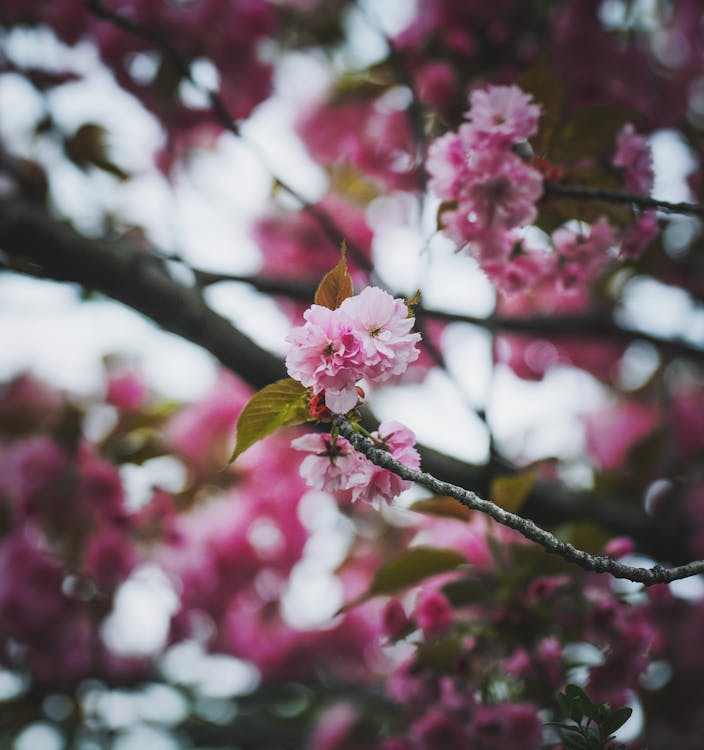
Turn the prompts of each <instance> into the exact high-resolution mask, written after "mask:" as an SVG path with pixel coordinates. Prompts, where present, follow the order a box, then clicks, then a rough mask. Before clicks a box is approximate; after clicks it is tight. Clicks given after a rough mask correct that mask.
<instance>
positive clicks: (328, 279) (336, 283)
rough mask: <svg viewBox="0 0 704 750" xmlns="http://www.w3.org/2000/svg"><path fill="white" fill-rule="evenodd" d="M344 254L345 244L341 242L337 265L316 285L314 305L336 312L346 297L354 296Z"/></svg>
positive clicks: (345, 250) (345, 251) (345, 252)
mask: <svg viewBox="0 0 704 750" xmlns="http://www.w3.org/2000/svg"><path fill="white" fill-rule="evenodd" d="M346 254H347V244H346V243H345V242H344V240H343V242H342V247H341V248H340V261H339V263H338V264H337V265H336V266H335V268H333V269H332V271H328V272H327V273H326V274H325V276H323V280H322V281H321V282H320V284H319V285H318V289H317V291H316V293H315V304H316V305H322V306H323V307H328V308H330V309H331V310H336V309H337V308H338V307H339V306H340V305H341V304H342V303H343V302H344V301H345V300H346V299H347V298H348V297H351V296H352V295H353V294H354V289H353V288H352V279H351V278H350V275H349V272H348V271H347V261H346V260H345V255H346Z"/></svg>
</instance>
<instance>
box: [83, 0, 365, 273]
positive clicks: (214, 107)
mask: <svg viewBox="0 0 704 750" xmlns="http://www.w3.org/2000/svg"><path fill="white" fill-rule="evenodd" d="M85 4H86V8H87V9H88V10H89V11H90V12H91V13H93V14H94V15H95V16H97V17H98V18H101V19H103V20H104V21H107V22H108V23H111V24H113V25H114V26H117V27H118V28H120V29H122V30H123V31H126V32H128V33H130V34H134V35H135V36H137V37H139V38H140V39H143V40H145V41H146V42H148V43H149V44H151V45H153V46H154V47H155V48H156V49H158V50H159V51H161V52H162V53H163V54H164V56H165V57H167V58H168V59H169V60H170V61H171V62H172V63H173V64H174V65H175V66H176V68H177V70H178V71H179V73H180V75H181V76H182V77H183V78H185V79H186V80H187V81H188V82H189V83H190V84H192V85H193V86H194V87H195V88H196V89H197V90H198V91H199V92H200V93H202V94H204V95H205V96H206V97H207V99H208V103H209V105H210V111H211V112H212V114H213V117H214V118H215V121H216V122H217V123H219V124H220V125H221V126H222V127H223V128H224V129H225V130H226V131H228V132H230V133H232V135H234V136H236V137H237V138H239V139H240V140H241V141H242V142H244V143H245V144H246V145H247V146H248V148H250V149H251V150H252V151H253V152H254V153H255V155H256V156H257V158H258V159H259V161H260V163H261V164H262V166H263V167H264V168H265V169H266V171H267V172H269V175H270V177H271V178H272V179H273V180H274V181H275V182H276V184H277V186H278V187H279V188H280V189H281V190H283V191H284V192H285V193H288V194H289V195H290V196H291V197H292V198H293V199H294V200H295V201H296V202H297V203H299V204H300V206H301V209H302V210H304V211H305V212H306V213H307V214H309V215H310V216H312V217H313V218H314V219H315V220H316V221H317V222H318V224H319V226H320V227H321V229H322V230H323V232H324V233H325V234H326V236H327V237H328V239H329V240H330V241H331V242H332V243H333V244H334V245H337V246H339V245H341V244H342V242H343V240H344V241H346V243H347V249H348V251H349V253H350V255H351V256H352V257H353V258H354V259H355V261H356V262H357V264H358V265H359V266H360V268H362V269H363V270H364V271H366V272H367V273H369V274H371V273H373V271H374V267H373V265H372V263H371V261H370V260H369V259H368V258H367V256H366V255H365V253H364V252H363V251H362V249H361V248H360V247H358V246H357V245H356V244H355V243H354V242H353V241H352V240H350V238H349V237H347V236H346V235H345V233H344V232H343V231H342V230H341V229H340V228H339V227H338V226H337V224H336V223H335V221H334V220H333V219H332V217H331V216H330V215H329V214H328V213H327V212H326V211H324V210H322V209H321V208H320V207H319V206H316V205H315V204H314V203H311V202H310V201H308V200H307V199H306V198H305V197H304V196H303V195H302V194H301V193H300V192H299V191H298V190H296V188H294V187H293V186H292V185H290V184H289V183H288V182H286V180H284V179H282V178H281V177H279V176H278V175H277V174H276V172H275V170H274V169H273V168H272V167H271V165H270V164H269V162H268V159H267V157H266V156H265V155H264V154H263V153H262V151H261V149H260V148H259V147H258V146H257V144H255V143H254V142H252V141H251V140H250V139H248V138H245V136H244V135H243V134H242V131H241V130H240V127H239V125H238V123H237V121H236V119H235V118H234V116H233V115H232V113H231V112H230V110H229V109H228V107H227V105H226V104H225V101H224V99H223V98H222V97H221V96H220V94H219V93H218V92H217V91H216V90H215V89H212V88H210V87H209V86H206V85H205V84H203V83H201V82H200V81H198V80H197V79H195V78H194V77H193V74H192V72H191V66H190V65H189V64H188V62H187V61H186V60H185V59H184V58H183V56H182V55H181V54H180V53H179V52H178V50H177V49H176V48H175V47H174V46H173V45H172V44H171V43H170V42H168V41H167V40H166V39H164V38H163V37H162V36H161V35H160V34H159V33H157V32H156V31H155V30H154V29H152V28H150V27H149V26H146V25H145V24H142V23H139V22H137V21H133V20H132V19H130V18H127V17H125V16H123V15H121V14H120V13H116V12H115V11H112V10H110V9H109V8H106V7H105V6H104V5H103V3H102V2H101V0H85Z"/></svg>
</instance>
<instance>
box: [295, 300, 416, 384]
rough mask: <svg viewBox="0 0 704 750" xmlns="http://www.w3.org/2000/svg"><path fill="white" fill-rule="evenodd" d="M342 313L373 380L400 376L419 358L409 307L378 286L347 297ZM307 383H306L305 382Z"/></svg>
mask: <svg viewBox="0 0 704 750" xmlns="http://www.w3.org/2000/svg"><path fill="white" fill-rule="evenodd" d="M340 312H341V313H343V314H346V315H347V316H348V317H349V319H350V321H351V323H352V326H353V328H354V331H355V332H356V333H357V334H358V336H359V339H360V342H361V348H362V352H363V360H362V366H361V371H362V373H363V376H364V377H365V378H366V379H367V380H370V381H372V382H381V381H384V380H387V379H388V378H390V377H392V376H394V375H401V374H402V373H403V372H405V370H406V368H407V367H408V365H409V364H410V363H411V362H414V361H415V360H416V359H418V355H419V351H418V347H417V346H416V345H417V343H418V342H419V341H420V334H419V333H411V329H412V328H413V323H414V318H412V317H411V318H409V317H408V307H407V306H406V304H405V302H404V301H403V300H401V299H394V298H393V297H392V296H391V295H390V294H389V293H388V292H385V291H384V290H383V289H379V288H378V287H367V288H366V289H364V290H363V291H362V293H361V294H358V295H357V296H355V297H349V298H348V299H346V300H345V301H344V302H343V303H342V305H341V307H340ZM304 385H305V384H304Z"/></svg>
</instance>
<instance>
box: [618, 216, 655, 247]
mask: <svg viewBox="0 0 704 750" xmlns="http://www.w3.org/2000/svg"><path fill="white" fill-rule="evenodd" d="M658 234H660V227H659V226H658V220H657V214H656V213H655V211H654V210H650V211H644V212H643V213H642V214H641V215H640V216H639V217H638V218H637V219H636V220H635V221H634V222H633V224H631V226H630V227H629V228H628V229H627V230H626V233H625V234H624V235H623V239H622V240H621V249H620V251H619V257H621V258H640V256H641V255H642V254H643V252H644V251H645V249H646V248H647V247H648V245H649V244H650V243H651V242H652V240H654V239H655V238H656V237H657V236H658Z"/></svg>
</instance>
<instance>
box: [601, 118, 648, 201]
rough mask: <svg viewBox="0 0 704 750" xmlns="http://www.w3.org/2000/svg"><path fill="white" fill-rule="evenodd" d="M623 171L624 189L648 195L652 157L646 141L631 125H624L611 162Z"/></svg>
mask: <svg viewBox="0 0 704 750" xmlns="http://www.w3.org/2000/svg"><path fill="white" fill-rule="evenodd" d="M611 163H612V164H613V165H614V166H615V167H621V168H622V169H623V176H624V178H625V181H626V189H627V190H632V191H633V192H634V193H643V194H646V195H647V194H648V193H650V191H651V189H652V187H653V179H654V177H655V173H654V172H653V155H652V152H651V150H650V146H649V144H648V141H647V140H646V139H645V137H644V136H642V135H638V134H637V133H636V130H635V128H634V127H633V125H632V123H630V122H629V123H627V124H626V125H624V126H623V127H622V128H621V130H620V132H619V134H618V137H617V139H616V153H615V154H614V158H613V160H612V162H611Z"/></svg>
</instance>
